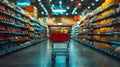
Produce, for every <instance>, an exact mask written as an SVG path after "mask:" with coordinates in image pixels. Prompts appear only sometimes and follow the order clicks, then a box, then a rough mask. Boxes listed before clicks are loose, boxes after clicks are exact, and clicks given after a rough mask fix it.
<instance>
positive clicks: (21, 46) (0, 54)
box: [0, 39, 47, 57]
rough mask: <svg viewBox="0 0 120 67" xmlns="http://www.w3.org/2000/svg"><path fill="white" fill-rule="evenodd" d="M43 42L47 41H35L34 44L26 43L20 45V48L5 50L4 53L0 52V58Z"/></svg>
mask: <svg viewBox="0 0 120 67" xmlns="http://www.w3.org/2000/svg"><path fill="white" fill-rule="evenodd" d="M45 40H47V39H43V40H38V41H35V42H30V41H26V42H25V43H23V44H21V45H20V46H17V47H14V48H12V49H8V50H5V51H0V57H2V56H4V55H7V54H9V53H12V52H15V51H18V50H20V49H23V48H26V47H29V46H32V45H34V44H37V43H39V42H42V41H45Z"/></svg>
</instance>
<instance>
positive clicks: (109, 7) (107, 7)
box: [90, 3, 119, 18]
mask: <svg viewBox="0 0 120 67" xmlns="http://www.w3.org/2000/svg"><path fill="white" fill-rule="evenodd" d="M113 7H119V4H118V3H112V4H111V5H110V6H106V8H105V9H103V10H100V11H99V12H97V13H96V14H94V15H92V16H90V18H93V17H94V16H96V15H98V14H100V13H102V12H104V11H106V10H109V9H111V8H113Z"/></svg>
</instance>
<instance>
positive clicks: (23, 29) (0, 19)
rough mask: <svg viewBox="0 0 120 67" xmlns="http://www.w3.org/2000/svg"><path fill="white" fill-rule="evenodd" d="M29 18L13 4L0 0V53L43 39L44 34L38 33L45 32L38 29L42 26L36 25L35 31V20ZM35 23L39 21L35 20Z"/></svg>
mask: <svg viewBox="0 0 120 67" xmlns="http://www.w3.org/2000/svg"><path fill="white" fill-rule="evenodd" d="M31 20H32V19H30V18H29V17H28V16H26V15H24V14H22V13H21V12H18V11H17V10H16V8H14V6H12V7H11V6H10V5H9V4H8V3H3V2H1V1H0V53H2V52H6V53H9V51H14V50H16V49H18V47H20V48H21V47H24V46H26V45H29V44H31V43H35V42H37V41H40V40H42V39H43V38H42V37H44V36H45V35H41V34H39V33H43V34H45V33H44V32H43V30H44V29H43V30H41V31H39V29H41V28H44V26H43V27H41V26H40V27H38V28H37V29H38V31H35V30H34V29H35V27H34V26H35V25H34V22H36V21H31ZM36 24H39V23H38V22H36ZM38 26H39V25H38ZM44 31H46V30H44ZM36 32H37V33H36ZM26 42H27V44H26ZM28 42H29V44H28ZM20 48H19V49H20Z"/></svg>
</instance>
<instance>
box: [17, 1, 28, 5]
mask: <svg viewBox="0 0 120 67" xmlns="http://www.w3.org/2000/svg"><path fill="white" fill-rule="evenodd" d="M17 5H20V6H24V5H26V6H29V5H30V3H25V2H24V3H19V2H18V3H17Z"/></svg>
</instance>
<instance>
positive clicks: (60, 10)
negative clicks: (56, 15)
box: [52, 9, 66, 12]
mask: <svg viewBox="0 0 120 67" xmlns="http://www.w3.org/2000/svg"><path fill="white" fill-rule="evenodd" d="M52 11H53V12H66V10H65V9H53V10H52Z"/></svg>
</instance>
